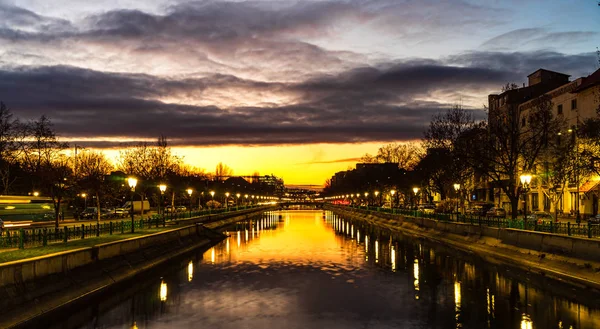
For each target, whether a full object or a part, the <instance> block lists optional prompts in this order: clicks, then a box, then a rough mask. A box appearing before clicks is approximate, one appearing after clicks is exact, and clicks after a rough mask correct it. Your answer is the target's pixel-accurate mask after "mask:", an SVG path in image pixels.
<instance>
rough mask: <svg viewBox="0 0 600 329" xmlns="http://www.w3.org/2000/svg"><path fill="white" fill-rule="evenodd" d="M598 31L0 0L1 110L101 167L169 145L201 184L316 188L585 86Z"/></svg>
mask: <svg viewBox="0 0 600 329" xmlns="http://www.w3.org/2000/svg"><path fill="white" fill-rule="evenodd" d="M598 31H600V7H598V5H597V1H589V0H575V1H552V2H548V1H533V0H521V1H512V0H507V1H487V2H485V4H482V2H480V1H469V0H452V1H428V0H423V1H399V0H380V1H358V0H357V1H297V2H296V1H295V2H291V1H229V2H226V1H196V2H189V1H184V0H154V1H151V0H97V1H93V2H89V1H78V0H63V1H47V0H9V1H6V0H0V42H1V43H2V47H0V100H1V101H3V102H5V103H6V104H7V105H8V106H9V107H10V108H11V110H12V111H13V113H14V114H15V116H17V117H19V118H22V119H33V118H36V117H39V116H40V115H42V114H46V115H48V116H49V117H50V118H51V119H52V121H53V123H54V124H55V128H56V131H57V133H58V134H60V136H61V137H62V138H65V139H66V140H68V141H69V142H71V143H74V144H78V145H83V146H87V147H92V148H100V149H104V150H106V151H107V153H108V154H109V155H111V156H114V155H115V154H116V153H118V148H119V147H122V146H124V145H125V144H123V143H135V142H138V141H153V140H155V139H156V138H157V137H158V136H159V135H165V136H167V137H168V138H169V140H170V142H171V143H172V146H173V147H174V149H175V151H176V153H177V154H179V155H182V156H184V157H185V160H186V162H188V163H190V164H192V165H194V166H198V167H201V168H204V169H206V171H207V172H211V171H214V168H215V166H216V164H217V163H218V162H223V163H225V164H227V165H228V166H230V167H231V168H232V169H233V170H234V173H236V174H251V173H253V172H255V171H258V172H260V173H261V174H274V175H276V176H280V177H283V178H284V180H285V182H286V184H323V182H324V181H325V179H326V178H328V177H330V176H331V175H332V174H333V173H334V172H336V171H340V170H345V169H347V168H348V167H350V166H354V163H355V162H356V159H357V158H359V157H360V156H362V155H363V154H364V153H366V152H369V153H375V152H376V151H377V147H378V146H379V145H382V144H384V143H389V142H402V141H412V140H418V139H420V138H421V136H422V132H423V129H424V127H425V126H426V125H427V123H428V122H429V120H430V118H431V116H432V115H433V114H435V113H439V112H440V111H443V110H445V109H447V108H449V107H450V106H452V105H453V104H461V105H463V106H464V107H465V108H468V109H472V110H481V109H482V108H483V104H486V103H487V95H488V94H489V93H493V92H499V91H500V88H501V86H502V85H504V84H506V83H508V82H514V83H517V84H519V85H520V84H522V83H524V82H525V81H526V76H527V74H529V73H532V72H533V71H535V70H537V69H539V68H545V69H549V70H553V71H558V72H562V73H566V74H570V75H571V76H572V78H578V77H580V76H586V75H587V74H590V73H591V72H593V71H594V70H596V69H597V68H598V58H597V55H596V49H597V47H599V46H600V42H599V41H600V33H599V32H598ZM483 115H484V114H483V112H477V116H478V117H480V118H483Z"/></svg>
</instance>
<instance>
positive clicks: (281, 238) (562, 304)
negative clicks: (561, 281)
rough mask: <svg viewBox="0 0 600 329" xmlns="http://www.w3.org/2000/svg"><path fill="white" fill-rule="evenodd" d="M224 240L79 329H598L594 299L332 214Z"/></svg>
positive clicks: (239, 229) (243, 229)
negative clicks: (584, 300) (557, 291)
mask: <svg viewBox="0 0 600 329" xmlns="http://www.w3.org/2000/svg"><path fill="white" fill-rule="evenodd" d="M227 234H228V236H229V237H228V238H227V239H225V240H224V241H223V242H222V243H219V244H217V245H215V246H214V247H212V248H210V249H209V250H207V251H206V252H204V253H202V254H198V255H197V256H196V258H193V259H192V261H190V258H189V256H188V257H187V258H186V259H184V260H182V261H181V262H180V263H178V264H177V265H174V266H172V267H171V268H169V269H165V271H166V272H165V273H166V274H165V275H164V277H163V279H162V280H161V279H157V278H156V277H148V278H147V280H149V281H150V282H151V284H150V285H149V286H148V287H147V288H143V289H139V290H137V291H135V292H134V293H133V295H131V296H128V297H127V296H126V297H124V298H125V300H124V301H123V300H119V301H114V302H112V303H113V304H111V306H110V307H99V306H95V307H96V308H98V309H99V310H100V311H97V314H96V315H93V316H90V315H88V317H89V318H88V321H89V322H88V323H86V324H84V325H82V326H79V327H80V328H131V327H133V325H135V326H137V327H138V328H140V329H142V328H144V329H145V328H193V327H199V326H202V327H207V328H208V327H211V328H232V329H233V328H236V329H237V328H409V329H410V328H434V329H450V328H469V329H481V328H496V329H500V328H510V329H521V328H538V329H539V328H577V329H592V328H600V320H599V319H600V313H599V312H598V305H596V304H594V303H595V302H593V301H592V302H589V303H588V304H580V303H575V302H573V301H572V300H569V299H568V298H562V297H558V295H557V294H555V293H554V292H552V291H547V290H540V289H539V288H538V287H536V285H533V284H532V283H535V282H536V280H538V279H537V278H532V277H529V276H527V275H526V274H525V273H519V272H517V271H514V270H511V271H507V270H503V269H501V270H497V269H496V268H495V267H493V266H489V265H485V264H484V263H482V262H481V260H479V259H476V258H473V257H472V256H468V255H463V254H460V253H457V252H455V251H452V250H449V249H445V248H444V247H441V246H432V245H428V244H424V243H423V242H422V241H419V240H415V239H411V238H406V237H403V236H401V235H399V234H396V233H394V234H392V233H390V232H387V231H385V230H381V229H378V228H376V227H372V226H369V225H365V224H364V223H362V222H357V221H350V220H346V219H344V218H340V217H339V216H336V215H334V214H332V213H330V212H325V213H323V212H321V211H290V212H269V213H265V214H264V215H263V216H262V217H260V218H255V219H252V220H248V221H246V222H242V223H238V224H237V225H235V226H233V227H231V228H229V229H228V231H227ZM362 237H364V241H363V240H361V238H362ZM167 270H168V271H167ZM169 271H170V272H169ZM167 272H168V273H167ZM167 284H168V294H167ZM540 285H544V283H543V282H540ZM546 286H547V287H549V288H550V287H551V288H555V287H556V286H555V285H554V284H550V283H549V284H546ZM163 287H164V288H163ZM163 289H164V293H163ZM157 291H158V292H159V293H158V294H157V293H156V292H157ZM569 294H575V295H578V294H581V292H579V291H575V290H571V289H569V290H568V293H567V294H564V295H562V296H565V297H568V295H569ZM99 303H102V302H99ZM86 314H87V313H86ZM132 324H133V325H132ZM55 327H56V328H74V327H73V326H70V325H68V324H66V323H65V324H57V325H56V326H55Z"/></svg>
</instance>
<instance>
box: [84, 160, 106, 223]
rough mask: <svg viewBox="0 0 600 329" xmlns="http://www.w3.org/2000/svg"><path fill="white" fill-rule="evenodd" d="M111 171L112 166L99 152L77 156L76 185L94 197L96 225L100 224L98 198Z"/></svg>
mask: <svg viewBox="0 0 600 329" xmlns="http://www.w3.org/2000/svg"><path fill="white" fill-rule="evenodd" d="M112 170H113V165H112V164H111V163H110V161H108V159H107V158H106V156H105V155H104V154H103V153H101V152H96V151H89V150H87V151H85V152H82V153H81V154H79V156H78V168H77V183H78V185H79V187H80V188H82V189H84V190H86V191H87V193H88V194H90V195H92V194H93V195H95V196H96V207H97V209H98V212H97V214H96V215H97V216H96V222H97V223H98V224H100V216H101V213H100V209H101V203H100V197H101V194H102V192H103V190H104V186H105V182H104V179H105V177H106V175H108V174H110V172H111V171H112ZM98 227H99V226H98Z"/></svg>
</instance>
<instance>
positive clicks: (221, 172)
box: [215, 162, 233, 181]
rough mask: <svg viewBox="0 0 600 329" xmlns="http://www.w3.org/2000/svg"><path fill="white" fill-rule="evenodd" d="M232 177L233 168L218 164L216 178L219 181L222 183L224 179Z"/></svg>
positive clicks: (221, 163)
mask: <svg viewBox="0 0 600 329" xmlns="http://www.w3.org/2000/svg"><path fill="white" fill-rule="evenodd" d="M231 175H233V170H231V168H229V167H228V166H227V165H226V164H223V162H219V164H217V168H216V169H215V178H216V179H217V180H219V181H221V180H223V177H226V176H231Z"/></svg>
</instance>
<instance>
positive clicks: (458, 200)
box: [454, 183, 460, 220]
mask: <svg viewBox="0 0 600 329" xmlns="http://www.w3.org/2000/svg"><path fill="white" fill-rule="evenodd" d="M459 190H460V184H458V183H455V184H454V191H456V219H457V220H458V204H459V202H460V197H459V195H458V191H459Z"/></svg>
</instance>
